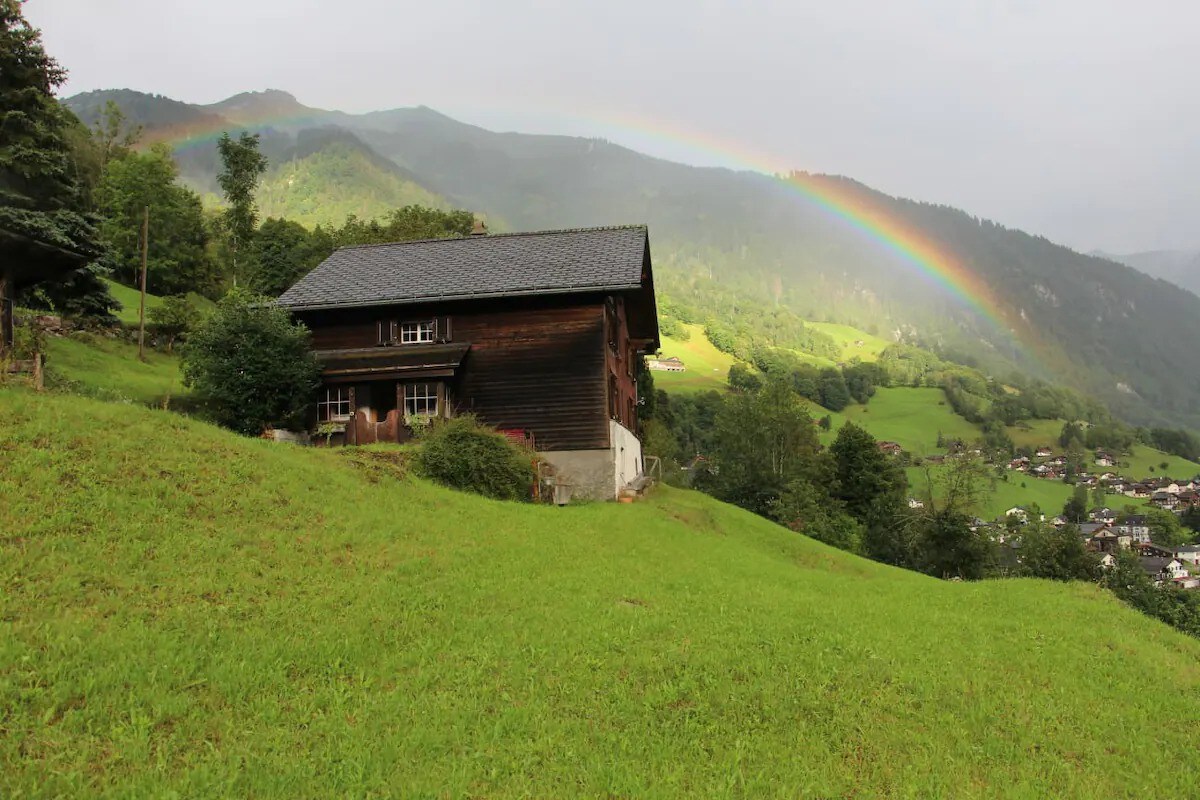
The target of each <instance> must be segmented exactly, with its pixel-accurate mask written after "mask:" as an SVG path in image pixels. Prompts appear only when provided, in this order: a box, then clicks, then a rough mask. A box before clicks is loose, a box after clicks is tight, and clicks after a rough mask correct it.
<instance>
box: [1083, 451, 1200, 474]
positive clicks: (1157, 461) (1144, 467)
mask: <svg viewBox="0 0 1200 800" xmlns="http://www.w3.org/2000/svg"><path fill="white" fill-rule="evenodd" d="M1118 458H1119V459H1120V466H1119V467H1093V469H1095V470H1097V471H1099V470H1103V469H1111V470H1112V471H1113V472H1120V473H1121V474H1122V475H1128V476H1129V477H1133V478H1153V477H1155V476H1166V477H1171V478H1194V477H1196V476H1197V475H1200V464H1197V463H1196V462H1195V461H1188V460H1187V459H1186V458H1180V457H1179V456H1171V455H1167V454H1166V453H1164V452H1162V451H1161V450H1155V449H1154V448H1153V447H1147V446H1146V445H1144V444H1136V445H1134V446H1133V452H1132V453H1130V454H1129V455H1123V456H1118ZM1163 464H1166V465H1167V466H1166V467H1164V466H1163Z"/></svg>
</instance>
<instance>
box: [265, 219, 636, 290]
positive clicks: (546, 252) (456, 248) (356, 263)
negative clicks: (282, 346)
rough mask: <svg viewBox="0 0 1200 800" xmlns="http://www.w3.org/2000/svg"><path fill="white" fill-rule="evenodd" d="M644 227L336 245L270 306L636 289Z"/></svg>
mask: <svg viewBox="0 0 1200 800" xmlns="http://www.w3.org/2000/svg"><path fill="white" fill-rule="evenodd" d="M646 239H647V232H646V228H645V226H642V225H633V226H625V227H613V228H585V229H576V230H563V231H541V232H536V233H509V234H492V235H488V236H469V237H465V238H462V239H426V240H423V241H419V242H396V243H393V244H378V245H361V246H358V247H343V248H341V249H340V250H338V251H336V252H335V253H334V254H333V255H331V256H330V257H329V258H327V259H325V260H324V261H323V262H321V263H320V264H319V265H318V266H317V268H316V269H314V270H313V271H312V272H310V273H309V274H308V275H306V276H305V277H303V278H301V279H300V281H299V282H298V283H297V284H296V285H295V286H293V287H292V288H290V289H288V290H287V291H286V292H284V293H283V295H282V296H281V297H280V298H279V300H278V301H277V302H278V303H279V304H280V305H282V306H286V307H288V308H293V309H305V308H331V307H337V306H371V305H379V304H384V303H389V304H390V303H414V302H420V301H428V300H454V299H463V298H469V297H504V296H515V295H530V294H552V293H561V292H578V291H585V290H595V291H617V290H621V289H636V288H638V287H639V286H640V285H641V282H642V259H643V256H644V254H645V250H646Z"/></svg>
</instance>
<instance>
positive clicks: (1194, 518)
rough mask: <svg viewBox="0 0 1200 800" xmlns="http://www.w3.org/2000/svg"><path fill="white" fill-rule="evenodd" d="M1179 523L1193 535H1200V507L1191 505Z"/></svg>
mask: <svg viewBox="0 0 1200 800" xmlns="http://www.w3.org/2000/svg"><path fill="white" fill-rule="evenodd" d="M1179 522H1180V524H1181V525H1183V526H1184V527H1185V528H1187V529H1188V530H1190V531H1191V532H1192V533H1193V534H1196V533H1200V505H1190V506H1188V507H1187V509H1185V510H1184V512H1183V514H1182V515H1181V516H1180V517H1179Z"/></svg>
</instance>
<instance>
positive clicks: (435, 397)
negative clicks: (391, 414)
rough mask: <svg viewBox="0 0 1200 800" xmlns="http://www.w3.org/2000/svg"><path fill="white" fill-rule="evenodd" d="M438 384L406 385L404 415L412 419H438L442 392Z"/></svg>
mask: <svg viewBox="0 0 1200 800" xmlns="http://www.w3.org/2000/svg"><path fill="white" fill-rule="evenodd" d="M439 389H440V385H439V384H437V383H406V384H405V385H404V413H405V414H406V415H407V416H410V417H436V416H438V411H439V407H440V405H441V404H440V402H439V398H440V396H441V392H440V391H439Z"/></svg>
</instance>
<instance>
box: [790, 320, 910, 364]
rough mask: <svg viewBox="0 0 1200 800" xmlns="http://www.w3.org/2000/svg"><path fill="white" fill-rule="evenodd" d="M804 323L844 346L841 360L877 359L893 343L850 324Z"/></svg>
mask: <svg viewBox="0 0 1200 800" xmlns="http://www.w3.org/2000/svg"><path fill="white" fill-rule="evenodd" d="M804 324H805V325H807V326H808V327H810V328H812V329H813V330H818V331H820V332H821V333H825V334H828V335H829V336H832V337H833V340H834V341H835V342H837V344H838V346H839V347H841V348H842V354H841V356H840V360H841V361H849V360H850V359H852V358H858V359H859V360H860V361H876V360H878V358H879V354H880V353H882V352H883V351H884V350H885V349H886V348H887V347H888V345H890V344H891V342H889V341H887V340H886V339H881V338H880V337H878V336H873V335H871V334H869V333H867V332H865V331H861V330H859V329H858V328H855V327H852V326H850V325H841V324H839V323H836V322H806V323H804ZM859 342H862V344H859Z"/></svg>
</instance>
